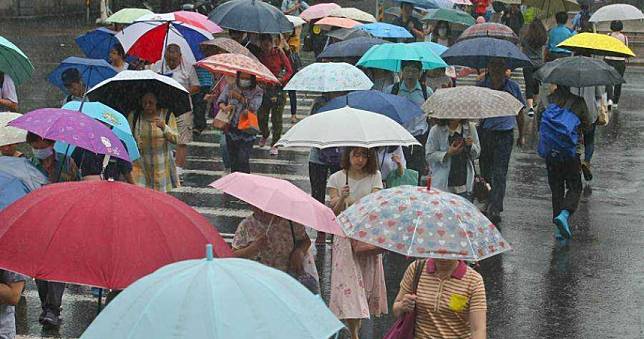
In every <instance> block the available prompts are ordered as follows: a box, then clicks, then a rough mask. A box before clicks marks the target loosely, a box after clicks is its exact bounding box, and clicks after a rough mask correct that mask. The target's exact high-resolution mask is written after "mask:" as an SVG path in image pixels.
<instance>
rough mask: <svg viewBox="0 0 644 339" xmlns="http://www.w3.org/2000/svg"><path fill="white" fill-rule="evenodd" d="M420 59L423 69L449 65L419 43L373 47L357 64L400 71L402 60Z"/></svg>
mask: <svg viewBox="0 0 644 339" xmlns="http://www.w3.org/2000/svg"><path fill="white" fill-rule="evenodd" d="M406 60H412V61H420V62H421V64H422V67H423V69H434V68H441V67H447V64H446V63H445V62H444V61H443V59H441V57H439V56H438V55H437V54H436V53H434V52H432V50H431V49H429V48H423V45H419V44H414V45H412V44H405V43H395V44H383V45H377V46H373V47H371V49H369V50H368V51H367V53H365V54H364V55H363V56H362V58H360V60H358V63H357V65H358V66H362V67H369V68H379V69H385V70H388V71H391V72H400V69H401V64H402V61H406Z"/></svg>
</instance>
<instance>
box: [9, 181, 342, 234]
mask: <svg viewBox="0 0 644 339" xmlns="http://www.w3.org/2000/svg"><path fill="white" fill-rule="evenodd" d="M27 193H29V189H28V188H27V187H26V186H25V184H23V183H22V181H21V180H20V179H19V178H17V177H14V176H12V175H9V174H7V173H5V172H1V171H0V211H2V210H3V209H4V208H5V207H7V206H9V205H11V204H13V202H14V201H16V200H18V199H20V198H22V197H24V196H25V195H27ZM337 227H338V228H339V227H340V226H337Z"/></svg>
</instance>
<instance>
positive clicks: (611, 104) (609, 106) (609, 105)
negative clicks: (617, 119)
mask: <svg viewBox="0 0 644 339" xmlns="http://www.w3.org/2000/svg"><path fill="white" fill-rule="evenodd" d="M607 106H608V110H609V111H610V110H612V109H613V100H611V99H608V103H607Z"/></svg>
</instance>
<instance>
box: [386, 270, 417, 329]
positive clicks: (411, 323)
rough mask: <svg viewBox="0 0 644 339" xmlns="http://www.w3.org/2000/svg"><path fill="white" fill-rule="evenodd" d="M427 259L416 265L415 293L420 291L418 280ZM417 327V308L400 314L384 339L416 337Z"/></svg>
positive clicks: (413, 288) (413, 287) (413, 290)
mask: <svg viewBox="0 0 644 339" xmlns="http://www.w3.org/2000/svg"><path fill="white" fill-rule="evenodd" d="M425 262H426V260H422V261H421V262H420V263H418V265H416V272H414V285H413V286H412V292H413V294H416V292H417V291H418V282H419V281H420V276H421V275H422V274H423V270H424V269H425ZM415 327H416V310H415V309H414V310H413V311H411V312H407V313H405V314H403V315H402V316H400V317H399V318H398V320H396V322H395V323H394V325H393V326H392V327H391V328H390V329H389V331H387V334H385V336H384V337H383V339H414V334H415V333H414V330H415Z"/></svg>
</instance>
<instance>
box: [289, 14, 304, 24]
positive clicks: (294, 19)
mask: <svg viewBox="0 0 644 339" xmlns="http://www.w3.org/2000/svg"><path fill="white" fill-rule="evenodd" d="M286 18H287V19H288V21H290V22H291V23H292V24H293V27H299V26H302V25H304V24H305V23H306V21H305V20H304V19H302V18H300V17H299V16H293V15H287V16H286Z"/></svg>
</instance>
